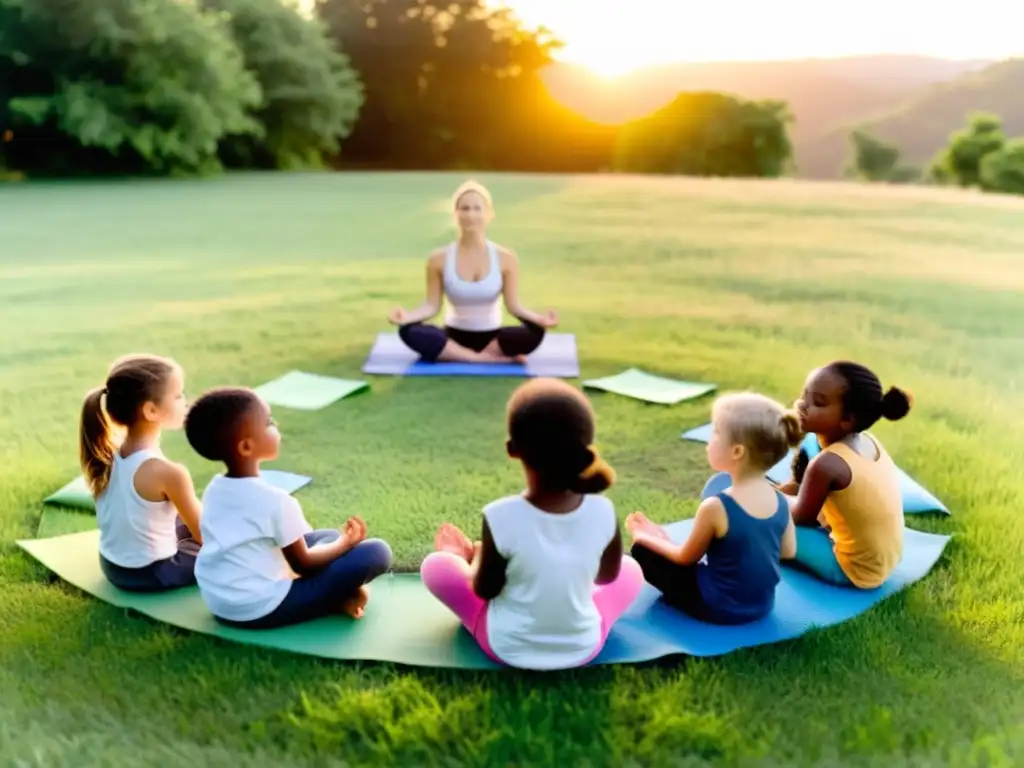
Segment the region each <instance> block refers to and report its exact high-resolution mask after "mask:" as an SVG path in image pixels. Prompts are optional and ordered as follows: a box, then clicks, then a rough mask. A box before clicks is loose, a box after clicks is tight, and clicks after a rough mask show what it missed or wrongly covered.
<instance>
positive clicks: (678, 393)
mask: <svg viewBox="0 0 1024 768" xmlns="http://www.w3.org/2000/svg"><path fill="white" fill-rule="evenodd" d="M583 386H584V387H586V388H588V389H599V390H602V391H604V392H612V393H614V394H616V395H623V396H625V397H632V398H634V399H636V400H644V401H646V402H648V403H659V404H661V405H675V404H676V403H681V402H683V401H684V400H692V399H694V398H697V397H702V396H703V395H706V394H708V393H709V392H714V391H715V389H716V388H717V387H718V385H717V384H704V383H700V382H694V381H678V380H676V379H667V378H665V377H663V376H655V375H654V374H652V373H646V372H644V371H641V370H640V369H638V368H630V369H629V370H626V371H623V372H622V373H617V374H615V375H614V376H605V377H604V378H600V379H589V380H587V381H584V382H583Z"/></svg>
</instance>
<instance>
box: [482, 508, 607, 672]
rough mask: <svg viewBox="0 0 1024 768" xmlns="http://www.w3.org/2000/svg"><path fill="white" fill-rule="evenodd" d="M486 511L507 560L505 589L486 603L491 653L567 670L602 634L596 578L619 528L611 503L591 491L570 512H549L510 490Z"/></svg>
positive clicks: (583, 657)
mask: <svg viewBox="0 0 1024 768" xmlns="http://www.w3.org/2000/svg"><path fill="white" fill-rule="evenodd" d="M484 517H485V518H486V519H487V525H488V527H489V528H490V530H491V535H492V537H493V538H494V545H495V547H496V548H497V550H498V552H499V553H500V554H501V556H502V557H504V558H505V560H507V561H508V566H507V568H506V571H505V588H504V589H502V591H501V594H500V595H498V596H497V597H496V598H494V599H493V600H491V601H490V602H489V603H488V604H487V639H488V641H489V642H490V644H491V648H492V650H493V651H494V653H495V654H496V655H497V656H498V658H499V659H501V660H502V661H504V662H506V663H508V664H511V665H512V666H516V667H528V668H530V669H565V668H567V667H573V666H576V665H577V664H579V663H581V662H583V661H585V660H586V659H587V658H589V657H590V656H592V655H593V654H594V652H595V651H596V650H597V647H598V644H599V643H600V641H601V614H600V613H599V612H598V610H597V606H596V605H595V604H594V580H595V579H596V578H597V574H598V572H599V571H600V569H601V558H602V556H603V555H604V551H605V549H606V548H607V547H608V545H609V544H610V543H611V541H612V539H613V538H614V537H615V531H616V529H617V528H618V521H617V520H616V516H615V505H614V504H613V503H612V502H611V500H610V499H608V498H607V497H606V496H600V495H591V496H585V497H584V499H583V503H582V504H581V505H580V507H579V509H577V510H575V511H574V512H569V513H567V514H564V515H551V514H548V513H546V512H543V511H541V510H539V509H537V508H536V507H535V506H533V505H532V504H530V503H529V502H528V501H527V500H526V499H525V498H524V497H523V496H521V495H520V496H507V497H506V498H504V499H499V500H497V501H494V502H491V503H490V504H488V505H487V506H486V507H485V508H484Z"/></svg>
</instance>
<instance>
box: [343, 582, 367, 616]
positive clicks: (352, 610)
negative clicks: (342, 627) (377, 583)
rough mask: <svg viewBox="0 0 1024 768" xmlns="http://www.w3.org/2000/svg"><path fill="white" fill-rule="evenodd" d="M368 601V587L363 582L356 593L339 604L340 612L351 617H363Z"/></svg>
mask: <svg viewBox="0 0 1024 768" xmlns="http://www.w3.org/2000/svg"><path fill="white" fill-rule="evenodd" d="M369 601H370V588H369V587H367V586H366V585H365V584H364V585H363V586H361V587H360V588H359V589H358V590H356V593H355V594H354V595H353V596H352V597H350V598H349V599H348V600H346V601H345V602H343V603H342V604H341V612H342V613H344V614H345V615H346V616H349V617H351V618H353V619H361V618H363V614H365V613H366V604H367V603H368V602H369Z"/></svg>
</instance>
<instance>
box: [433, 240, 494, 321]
mask: <svg viewBox="0 0 1024 768" xmlns="http://www.w3.org/2000/svg"><path fill="white" fill-rule="evenodd" d="M458 252H459V247H458V245H457V244H456V243H452V244H451V245H450V246H449V247H448V254H447V256H446V257H445V261H444V292H445V296H447V297H448V305H447V309H446V311H445V321H444V322H445V325H448V326H451V327H452V328H458V329H459V330H462V331H494V330H497V329H498V328H500V327H501V289H502V283H503V281H502V279H501V262H500V261H499V259H498V249H497V247H496V246H495V245H494V243H492V242H491V241H490V240H488V241H487V256H488V261H489V262H490V271H489V272H488V273H487V274H486V275H485V276H484V278H483V280H477V281H476V282H470V281H468V280H463V279H462V278H461V277H459V272H458V269H457V268H456V257H457V256H458Z"/></svg>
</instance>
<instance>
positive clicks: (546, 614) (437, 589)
mask: <svg viewBox="0 0 1024 768" xmlns="http://www.w3.org/2000/svg"><path fill="white" fill-rule="evenodd" d="M507 421H508V442H507V444H506V449H507V452H508V455H509V456H510V457H511V458H512V459H514V460H516V461H518V462H519V463H520V464H521V465H522V468H523V474H524V475H525V479H526V489H525V491H523V492H522V493H520V494H516V495H513V496H506V497H504V498H501V499H497V500H495V501H492V502H491V503H490V504H488V505H487V506H486V507H484V510H483V520H482V522H481V537H480V541H479V542H477V543H474V542H473V541H471V540H470V539H469V538H468V537H467V536H466V535H465V534H464V533H462V531H460V530H459V529H458V528H456V527H455V526H453V525H451V524H450V523H445V524H444V525H442V526H441V528H440V530H439V531H438V532H437V535H436V537H435V539H434V543H435V547H436V548H437V550H438V551H437V552H434V553H432V554H430V555H428V556H427V558H426V559H425V560H424V561H423V565H422V567H421V569H420V573H421V575H422V577H423V583H424V585H425V586H426V587H427V589H428V590H429V591H430V592H431V594H433V595H434V596H435V597H436V598H437V599H438V600H440V601H441V602H442V603H444V604H445V605H446V606H447V607H448V608H449V609H451V611H452V612H453V613H454V614H455V615H456V616H457V617H458V618H459V619H460V620H461V622H462V624H463V625H464V626H465V627H466V629H467V630H468V631H469V632H470V633H471V634H472V635H473V637H474V638H475V639H476V641H477V642H478V643H479V644H480V646H481V648H482V649H483V651H484V652H485V653H487V655H488V656H490V657H491V658H492V659H494V660H496V661H498V662H501V663H503V664H506V665H508V666H512V667H519V668H526V669H538V670H551V669H566V668H569V667H579V666H583V665H584V664H586V663H587V662H588V661H590V660H591V659H593V658H594V657H595V656H597V654H598V653H599V652H600V651H601V649H602V647H603V646H604V644H605V640H607V638H608V633H609V631H610V630H611V628H612V625H614V624H615V622H616V621H618V619H619V618H620V617H621V616H622V614H623V613H624V612H625V611H626V609H627V608H629V606H630V604H631V603H632V602H633V600H634V599H635V598H636V596H637V595H638V594H639V593H640V589H641V588H642V587H643V576H642V575H641V573H640V568H639V567H638V566H637V564H636V563H635V562H634V561H633V560H632V559H631V558H629V557H624V556H623V554H622V539H621V535H620V532H619V523H618V520H617V518H616V515H615V505H614V504H613V503H612V502H611V500H609V499H608V497H606V496H605V495H604V494H603V492H604V491H605V490H607V489H608V488H609V487H610V486H611V484H612V482H613V481H614V479H615V474H614V472H613V471H612V469H611V467H609V466H608V465H607V464H606V463H605V462H604V461H603V460H602V459H601V457H600V456H599V455H598V454H597V451H596V450H595V449H594V446H593V442H594V413H593V410H592V409H591V407H590V403H589V401H588V400H587V399H586V397H584V395H583V394H582V393H581V392H580V391H579V390H577V389H574V388H573V387H571V386H570V385H568V384H566V383H565V382H562V381H558V380H551V379H534V380H532V381H530V382H528V383H526V384H524V385H522V386H521V387H519V388H518V389H517V390H516V391H515V393H513V395H512V397H511V399H510V400H509V402H508V409H507Z"/></svg>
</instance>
